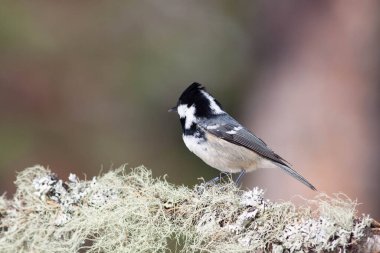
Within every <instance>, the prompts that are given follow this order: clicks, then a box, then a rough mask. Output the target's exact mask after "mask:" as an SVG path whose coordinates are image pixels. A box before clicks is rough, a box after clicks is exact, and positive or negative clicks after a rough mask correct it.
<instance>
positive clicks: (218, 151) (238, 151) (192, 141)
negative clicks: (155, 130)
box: [182, 132, 263, 173]
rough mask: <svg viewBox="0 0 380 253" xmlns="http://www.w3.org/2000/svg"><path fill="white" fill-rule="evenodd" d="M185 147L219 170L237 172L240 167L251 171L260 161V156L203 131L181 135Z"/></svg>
mask: <svg viewBox="0 0 380 253" xmlns="http://www.w3.org/2000/svg"><path fill="white" fill-rule="evenodd" d="M182 137H183V141H184V142H185V145H186V147H187V148H188V149H189V150H190V151H191V152H193V153H194V154H196V155H197V156H198V157H199V158H201V159H202V160H203V161H204V162H205V163H206V164H208V165H209V166H211V167H214V168H216V169H218V170H220V171H224V172H231V173H237V172H240V171H241V170H242V169H244V170H246V171H252V170H254V169H256V168H257V167H258V166H259V165H260V163H261V161H262V160H263V159H262V158H261V156H259V155H257V154H256V153H255V152H253V151H251V150H249V149H247V148H245V147H242V146H239V145H235V144H233V143H230V142H228V141H225V140H223V139H220V138H218V137H216V136H214V135H212V134H209V133H207V132H206V133H205V134H204V135H203V136H202V137H197V136H194V135H183V136H182Z"/></svg>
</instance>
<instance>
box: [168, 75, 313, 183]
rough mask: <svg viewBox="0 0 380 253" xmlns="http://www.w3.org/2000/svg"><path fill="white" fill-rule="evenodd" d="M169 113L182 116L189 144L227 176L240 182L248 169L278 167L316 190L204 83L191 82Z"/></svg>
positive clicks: (182, 123) (189, 146) (187, 144)
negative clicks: (232, 176) (226, 107)
mask: <svg viewBox="0 0 380 253" xmlns="http://www.w3.org/2000/svg"><path fill="white" fill-rule="evenodd" d="M169 112H177V114H178V115H179V118H180V122H181V126H182V131H183V135H182V138H183V141H184V142H185V145H186V147H187V148H188V149H189V150H190V151H191V152H193V153H194V154H196V155H197V156H198V157H199V158H201V159H202V160H203V161H204V162H205V163H206V164H208V165H209V166H211V167H213V168H216V169H218V170H220V171H221V172H222V174H224V175H226V174H227V173H240V174H239V175H238V177H237V179H236V183H237V184H239V182H240V181H241V179H242V177H243V176H244V174H245V173H246V172H250V171H253V170H255V169H258V168H272V167H277V168H280V169H283V170H284V171H285V172H287V173H288V174H289V175H291V176H292V177H294V178H296V179H297V180H299V181H300V182H302V183H303V184H305V185H306V186H308V187H309V188H310V189H312V190H316V188H315V187H314V186H313V185H312V184H310V183H309V182H308V181H307V180H306V179H305V178H304V177H302V176H301V175H300V174H298V172H296V171H295V170H294V169H293V168H292V167H291V165H290V164H289V163H288V162H287V161H285V160H284V159H283V158H282V157H280V156H279V155H277V154H276V153H274V152H273V151H272V150H271V149H270V148H269V147H268V146H267V144H266V143H265V142H264V141H262V140H261V139H260V138H259V137H257V136H256V135H255V134H253V133H252V132H250V131H249V130H248V129H246V128H245V127H244V126H242V125H241V124H240V123H239V122H237V121H236V120H235V119H234V118H232V117H231V116H230V115H229V114H228V113H226V112H225V111H224V110H223V109H222V106H221V104H220V103H219V102H218V101H217V100H216V99H215V98H213V97H212V96H211V95H210V94H209V93H208V92H207V91H206V89H205V88H204V87H203V86H202V85H201V84H199V83H196V82H195V83H192V84H191V85H190V86H189V87H188V88H187V89H186V90H185V91H184V92H183V93H182V95H181V96H180V97H179V100H178V103H177V105H176V106H175V107H173V108H171V109H170V110H169ZM220 177H221V176H219V177H217V178H215V179H213V180H212V181H213V182H216V181H217V180H219V179H220Z"/></svg>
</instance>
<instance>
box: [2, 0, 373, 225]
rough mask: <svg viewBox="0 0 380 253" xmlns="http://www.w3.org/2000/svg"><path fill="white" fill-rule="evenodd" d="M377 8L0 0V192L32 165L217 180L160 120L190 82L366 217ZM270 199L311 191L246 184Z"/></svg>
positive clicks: (368, 4) (268, 182)
mask: <svg viewBox="0 0 380 253" xmlns="http://www.w3.org/2000/svg"><path fill="white" fill-rule="evenodd" d="M379 5H380V2H377V1H365V2H354V1H349V2H347V1H327V0H324V1H281V2H279V1H274V0H270V1H181V2H179V1H174V0H165V1H153V0H151V1H33V2H31V1H4V2H2V4H1V8H0V55H1V57H0V190H1V193H2V192H5V191H6V192H7V194H8V196H11V195H12V193H13V192H14V191H15V188H14V185H13V181H14V180H15V177H16V174H17V171H21V170H22V169H24V168H26V167H29V166H32V165H35V164H41V165H44V166H48V167H50V168H51V169H52V170H53V171H54V172H56V173H57V174H58V175H59V176H60V177H61V178H65V177H67V176H68V174H69V173H70V172H74V173H77V174H78V175H87V177H92V176H95V175H98V173H99V171H100V170H103V171H107V170H108V169H110V168H116V167H119V166H121V165H122V164H124V163H128V165H127V166H128V167H136V166H138V165H141V164H143V165H145V166H147V167H148V168H149V169H151V170H153V173H154V175H155V176H160V175H164V174H167V175H168V180H169V181H171V182H173V183H176V184H184V185H188V186H192V185H194V184H195V183H197V182H198V178H200V177H204V178H205V179H206V180H207V179H210V178H212V177H214V176H216V175H217V174H218V172H217V171H216V170H214V169H212V168H210V167H208V166H207V165H205V164H204V163H203V162H202V161H201V160H199V159H198V158H197V157H195V156H194V155H193V154H191V153H190V152H189V151H188V150H187V149H186V147H185V145H184V144H183V142H182V138H181V129H180V124H179V119H178V117H177V116H176V115H174V114H169V113H167V110H168V109H169V108H170V107H172V106H174V105H175V104H176V101H177V99H178V97H179V95H180V94H181V92H182V91H183V90H184V89H185V88H186V87H187V86H188V84H190V83H191V82H193V81H197V82H200V83H203V84H204V85H205V86H206V87H207V89H208V91H210V93H211V94H213V95H214V96H215V97H217V98H218V100H219V101H220V102H221V103H222V104H223V106H224V108H225V110H226V111H228V112H229V113H230V114H232V115H233V116H234V117H235V118H237V119H238V120H239V121H240V122H242V123H243V124H244V125H245V126H247V127H248V128H250V129H252V130H253V131H254V132H255V133H256V134H257V135H258V136H259V137H261V138H262V139H263V140H264V141H265V142H266V143H268V144H269V146H270V147H271V148H273V149H274V150H275V151H276V152H277V153H279V154H280V155H281V156H283V157H284V158H285V159H286V160H288V161H289V162H290V163H291V164H293V165H294V167H295V168H296V169H297V170H298V171H299V172H300V173H301V174H302V175H304V176H305V177H306V178H307V179H309V181H310V182H312V183H313V184H314V185H315V186H316V187H317V188H318V189H319V190H320V191H323V192H327V193H329V194H331V193H335V192H344V193H346V194H347V195H348V196H349V197H350V198H352V199H356V198H357V199H358V202H360V203H362V204H361V205H360V208H359V209H360V211H361V212H367V213H370V214H371V215H372V216H373V217H375V218H377V219H380V197H379V193H380V184H379V182H380V167H379V162H380V156H379V150H380V145H379V140H380V138H379V137H380V136H379V128H380V112H379V106H380V88H379V82H380V74H379V63H380V61H379V59H380V50H379V46H378V45H379V42H380V33H379V31H380V29H379V28H380V16H379V13H380V12H379V9H380V8H379V7H380V6H379ZM253 186H260V187H263V188H264V189H266V191H267V195H266V196H267V197H268V198H271V199H273V200H278V199H294V197H293V196H295V195H302V196H305V197H312V196H314V195H315V192H312V191H310V190H309V189H308V188H306V187H305V186H303V185H302V184H300V183H299V182H298V181H296V180H294V179H293V178H291V177H289V176H288V175H286V174H285V173H283V172H281V171H280V170H258V171H256V172H253V173H250V174H248V176H246V178H245V187H253Z"/></svg>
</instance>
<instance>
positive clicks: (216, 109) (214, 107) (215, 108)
mask: <svg viewBox="0 0 380 253" xmlns="http://www.w3.org/2000/svg"><path fill="white" fill-rule="evenodd" d="M201 92H202V94H203V95H204V96H205V97H206V98H207V100H208V101H210V108H211V110H212V111H213V112H214V113H216V114H222V113H224V111H223V110H222V109H221V108H220V107H219V105H218V104H217V103H215V99H214V98H213V97H211V96H210V94H208V93H207V92H205V91H204V90H202V91H201Z"/></svg>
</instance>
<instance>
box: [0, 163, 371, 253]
mask: <svg viewBox="0 0 380 253" xmlns="http://www.w3.org/2000/svg"><path fill="white" fill-rule="evenodd" d="M16 185H17V192H16V194H15V195H14V197H13V199H11V200H8V199H6V198H5V196H2V197H1V198H0V252H77V251H81V252H167V251H169V244H173V243H170V242H173V241H174V242H175V243H176V244H177V246H176V247H175V249H176V250H175V251H180V252H196V251H198V252H252V251H258V250H273V251H274V252H282V251H283V250H285V249H287V250H289V251H290V252H297V251H308V250H310V249H311V250H315V251H323V250H338V249H340V250H342V251H344V250H345V249H347V248H348V247H349V246H350V245H351V244H352V243H354V242H355V241H358V240H360V238H362V237H363V236H364V234H365V233H364V231H365V229H366V228H368V227H369V225H370V222H371V219H370V218H369V217H368V216H363V217H361V218H357V217H356V211H355V208H356V205H357V203H356V202H354V201H351V200H349V199H348V198H347V197H345V196H344V195H342V194H339V195H335V196H333V197H329V196H327V195H322V194H321V195H319V196H318V197H317V198H316V199H314V200H310V201H306V204H305V206H303V207H299V208H296V207H295V206H294V205H293V204H292V203H290V202H279V203H275V202H271V201H269V200H266V199H264V192H263V190H261V189H258V188H254V189H252V190H249V191H242V190H239V189H238V188H236V187H235V185H234V184H233V183H232V182H227V183H225V184H218V185H214V186H207V185H205V184H201V185H198V186H196V187H194V189H190V188H188V187H184V186H175V185H173V184H170V183H168V182H167V181H166V180H165V178H152V174H151V171H149V170H148V169H146V168H144V167H139V168H136V169H132V170H127V169H125V168H124V167H123V168H120V169H118V170H114V171H109V172H107V173H105V174H104V175H101V176H99V177H97V178H93V179H92V180H88V181H86V180H79V179H78V178H77V177H76V176H75V175H73V174H72V175H70V177H69V179H68V180H67V181H65V182H64V181H62V180H60V179H59V178H57V177H56V176H55V175H54V174H53V173H52V172H51V171H49V170H47V169H45V168H43V167H42V166H34V167H31V168H28V169H26V170H24V171H22V172H21V173H19V174H18V176H17V180H16ZM172 249H173V247H172Z"/></svg>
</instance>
